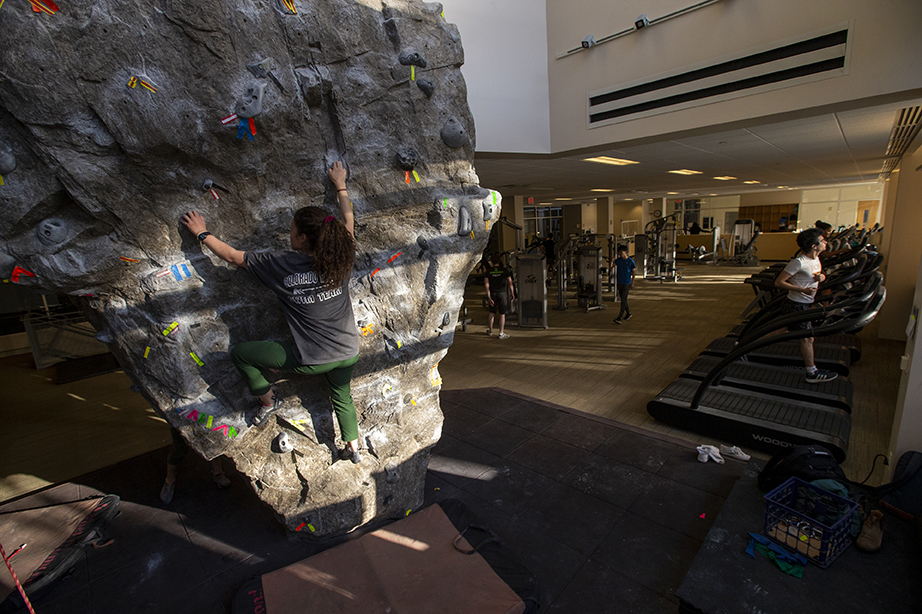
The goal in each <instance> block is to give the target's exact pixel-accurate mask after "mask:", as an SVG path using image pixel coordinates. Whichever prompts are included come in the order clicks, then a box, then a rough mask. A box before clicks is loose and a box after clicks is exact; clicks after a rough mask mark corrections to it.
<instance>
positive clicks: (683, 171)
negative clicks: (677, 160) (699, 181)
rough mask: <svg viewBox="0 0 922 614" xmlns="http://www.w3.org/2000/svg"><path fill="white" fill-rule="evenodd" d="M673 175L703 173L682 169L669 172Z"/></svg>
mask: <svg viewBox="0 0 922 614" xmlns="http://www.w3.org/2000/svg"><path fill="white" fill-rule="evenodd" d="M669 172H670V173H672V174H673V175H700V174H701V171H690V170H688V169H687V168H680V169H678V170H675V171H669Z"/></svg>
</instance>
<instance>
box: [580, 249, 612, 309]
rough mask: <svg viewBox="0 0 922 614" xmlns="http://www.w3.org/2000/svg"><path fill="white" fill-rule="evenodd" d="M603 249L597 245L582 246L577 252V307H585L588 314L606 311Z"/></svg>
mask: <svg viewBox="0 0 922 614" xmlns="http://www.w3.org/2000/svg"><path fill="white" fill-rule="evenodd" d="M601 253H602V249H601V248H600V247H598V246H596V245H581V246H579V247H578V248H577V250H576V258H577V271H578V272H577V286H576V288H577V290H576V299H577V305H579V306H580V307H585V309H586V313H589V312H590V311H594V310H596V309H605V305H603V304H602V261H601Z"/></svg>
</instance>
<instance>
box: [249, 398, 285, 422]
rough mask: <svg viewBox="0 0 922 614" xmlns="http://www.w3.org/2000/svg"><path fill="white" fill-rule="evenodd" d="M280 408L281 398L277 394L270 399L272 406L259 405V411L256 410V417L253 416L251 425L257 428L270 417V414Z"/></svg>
mask: <svg viewBox="0 0 922 614" xmlns="http://www.w3.org/2000/svg"><path fill="white" fill-rule="evenodd" d="M281 406H282V397H280V396H279V395H277V394H276V395H274V396H273V397H272V405H263V404H262V403H260V404H259V409H258V410H256V415H255V416H253V424H254V425H256V426H259V425H260V424H262V423H264V422H265V421H266V420H268V419H269V418H270V417H271V416H272V414H274V413H275V412H277V411H278V410H279V408H280V407H281Z"/></svg>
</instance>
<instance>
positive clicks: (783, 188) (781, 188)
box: [778, 185, 791, 190]
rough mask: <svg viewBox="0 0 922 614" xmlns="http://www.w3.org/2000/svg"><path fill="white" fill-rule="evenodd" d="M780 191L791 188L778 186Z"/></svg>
mask: <svg viewBox="0 0 922 614" xmlns="http://www.w3.org/2000/svg"><path fill="white" fill-rule="evenodd" d="M778 189H779V190H790V189H791V188H790V187H788V186H786V185H779V186H778Z"/></svg>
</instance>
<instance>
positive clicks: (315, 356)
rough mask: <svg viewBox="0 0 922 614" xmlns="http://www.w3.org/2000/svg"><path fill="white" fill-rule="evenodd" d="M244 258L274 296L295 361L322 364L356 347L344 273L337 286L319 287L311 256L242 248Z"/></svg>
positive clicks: (345, 355) (355, 351)
mask: <svg viewBox="0 0 922 614" xmlns="http://www.w3.org/2000/svg"><path fill="white" fill-rule="evenodd" d="M244 260H245V261H246V264H247V269H248V270H249V271H250V273H252V274H253V275H254V276H256V279H258V280H259V281H261V282H262V283H264V284H265V285H266V286H267V287H268V288H269V289H270V290H272V291H273V292H275V294H276V295H277V296H278V297H279V301H280V302H281V304H282V311H284V312H285V319H286V320H288V327H289V328H290V329H291V335H292V337H293V338H294V354H295V358H297V360H298V362H300V363H301V364H302V365H322V364H326V363H330V362H338V361H340V360H347V359H349V358H352V357H354V356H356V355H357V354H358V353H359V334H358V330H356V328H355V316H354V315H353V314H352V299H351V298H350V297H349V280H348V279H347V280H346V283H345V284H343V286H342V287H341V288H333V289H326V288H324V287H323V282H322V281H321V280H320V275H318V274H317V273H316V272H315V271H314V259H313V258H311V257H310V256H308V255H306V254H302V253H300V252H246V254H245V255H244Z"/></svg>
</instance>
